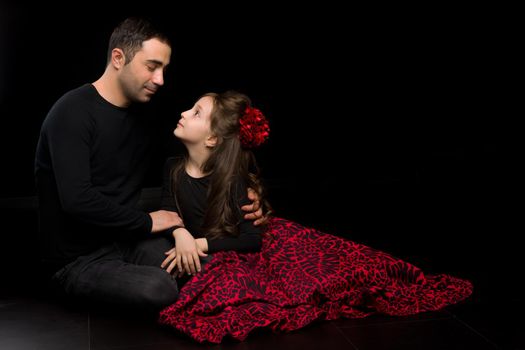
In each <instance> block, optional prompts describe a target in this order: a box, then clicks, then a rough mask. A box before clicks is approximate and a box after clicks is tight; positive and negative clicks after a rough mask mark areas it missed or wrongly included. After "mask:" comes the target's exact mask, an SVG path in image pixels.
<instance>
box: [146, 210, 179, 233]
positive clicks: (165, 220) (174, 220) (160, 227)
mask: <svg viewBox="0 0 525 350" xmlns="http://www.w3.org/2000/svg"><path fill="white" fill-rule="evenodd" d="M149 216H150V217H151V221H152V222H153V225H151V232H152V233H157V232H162V231H164V230H167V229H169V228H170V227H173V226H180V225H183V223H182V219H181V218H180V216H179V214H177V213H176V212H174V211H168V210H157V211H153V212H151V213H149Z"/></svg>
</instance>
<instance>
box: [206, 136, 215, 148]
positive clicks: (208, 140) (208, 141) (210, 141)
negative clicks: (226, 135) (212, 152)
mask: <svg viewBox="0 0 525 350" xmlns="http://www.w3.org/2000/svg"><path fill="white" fill-rule="evenodd" d="M204 144H205V145H206V147H209V148H213V147H215V146H217V136H215V135H210V136H208V137H207V138H206V141H204Z"/></svg>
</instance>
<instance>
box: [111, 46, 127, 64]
mask: <svg viewBox="0 0 525 350" xmlns="http://www.w3.org/2000/svg"><path fill="white" fill-rule="evenodd" d="M111 64H112V65H113V67H115V69H120V68H122V67H124V65H125V64H126V56H125V55H124V51H122V50H121V49H118V48H114V49H113V50H111Z"/></svg>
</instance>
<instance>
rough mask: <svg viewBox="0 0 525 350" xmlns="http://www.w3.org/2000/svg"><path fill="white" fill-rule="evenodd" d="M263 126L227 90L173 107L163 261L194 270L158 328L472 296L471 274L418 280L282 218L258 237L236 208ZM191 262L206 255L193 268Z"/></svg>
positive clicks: (298, 322) (209, 334)
mask: <svg viewBox="0 0 525 350" xmlns="http://www.w3.org/2000/svg"><path fill="white" fill-rule="evenodd" d="M268 132H269V128H268V123H267V121H266V119H265V118H264V116H263V115H262V113H261V112H260V111H259V110H257V109H254V108H252V107H251V105H250V100H249V99H248V98H247V97H246V96H244V95H242V94H240V93H237V92H226V93H223V94H206V95H204V96H203V97H202V98H200V99H199V100H198V101H197V103H196V104H195V106H193V108H192V109H190V110H188V111H186V112H184V113H182V118H181V119H180V122H179V124H178V125H177V128H176V129H175V135H176V136H177V137H178V138H179V139H180V140H181V141H182V142H183V143H184V145H185V146H186V149H187V151H188V152H187V155H186V157H185V158H184V160H183V161H181V162H179V163H175V162H174V161H173V160H170V161H169V162H168V164H167V171H166V177H165V179H166V180H165V186H164V187H165V194H166V195H165V197H164V207H163V209H167V210H175V211H177V212H178V213H179V214H180V215H181V216H182V219H183V221H184V224H185V227H180V228H177V229H175V230H174V232H173V236H174V237H175V241H176V246H175V248H173V249H172V250H170V251H169V252H167V255H168V257H167V258H166V260H165V261H164V263H163V266H164V267H166V268H167V270H168V271H170V272H171V271H172V270H173V269H174V268H177V269H178V272H179V274H180V273H183V272H187V273H189V274H192V275H193V274H194V276H193V277H191V278H190V279H189V281H188V282H187V283H186V285H185V286H184V288H182V289H181V291H180V295H179V299H178V300H177V302H175V303H174V304H173V305H171V306H169V307H167V308H166V309H164V310H163V311H162V312H161V314H160V322H161V324H165V325H170V326H172V327H174V328H176V329H178V330H180V331H182V332H184V333H186V334H188V335H190V336H191V337H192V338H194V339H196V340H198V341H200V342H205V341H208V342H213V343H219V342H221V340H222V339H223V337H224V336H227V335H229V336H231V337H233V338H235V339H238V340H243V339H245V338H246V337H247V336H248V334H249V333H250V332H251V331H252V330H254V329H256V328H262V327H267V328H270V329H272V330H274V331H291V330H295V329H298V328H301V327H304V326H305V325H307V324H309V323H311V322H313V321H315V320H334V319H337V318H340V317H365V316H368V315H371V314H373V313H384V314H388V315H409V314H415V313H418V312H422V311H431V310H437V309H440V308H442V307H444V306H447V305H450V304H453V303H457V302H459V301H461V300H463V299H465V298H466V297H468V296H469V295H470V294H471V293H472V284H471V283H470V282H469V281H466V280H462V279H458V278H455V277H452V276H449V275H444V274H440V275H432V276H430V275H425V274H424V273H423V272H422V271H421V270H420V269H419V268H417V267H415V266H413V265H411V264H410V263H407V262H405V261H402V260H399V259H396V258H394V257H392V256H391V255H389V254H387V253H384V252H381V251H378V250H375V249H373V248H370V247H367V246H364V245H361V244H358V243H354V242H352V241H349V240H347V239H343V238H340V237H337V236H333V235H330V234H327V233H323V232H320V231H317V230H315V229H311V228H306V227H303V226H301V225H299V224H297V223H294V222H291V221H288V220H285V219H281V218H272V219H270V221H269V224H268V227H267V228H266V230H265V232H264V234H262V232H261V231H260V230H259V229H256V228H255V227H254V226H253V225H252V224H251V222H246V221H245V220H244V219H243V218H242V215H241V211H240V209H239V208H240V206H241V205H242V204H243V203H245V202H246V198H245V194H246V188H247V187H252V188H254V189H256V190H258V191H261V190H262V188H261V186H260V182H259V181H258V178H257V176H256V171H257V167H256V163H255V159H254V157H253V155H252V153H251V151H250V149H252V148H254V147H257V146H259V145H260V144H262V143H263V142H264V141H265V140H266V139H267V137H268ZM252 174H255V175H252ZM210 252H214V254H213V258H212V259H209V257H208V258H205V257H206V256H207V253H210ZM201 257H202V258H203V259H208V260H209V261H208V262H207V263H206V265H205V267H204V268H202V269H201V265H200V260H201V259H200V258H201Z"/></svg>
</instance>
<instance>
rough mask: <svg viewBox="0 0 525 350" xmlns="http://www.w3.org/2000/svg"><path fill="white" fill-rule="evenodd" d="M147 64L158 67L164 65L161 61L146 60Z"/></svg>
mask: <svg viewBox="0 0 525 350" xmlns="http://www.w3.org/2000/svg"><path fill="white" fill-rule="evenodd" d="M146 62H148V63H153V64H155V65H157V66H162V65H163V64H164V63H162V61H159V60H146Z"/></svg>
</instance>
